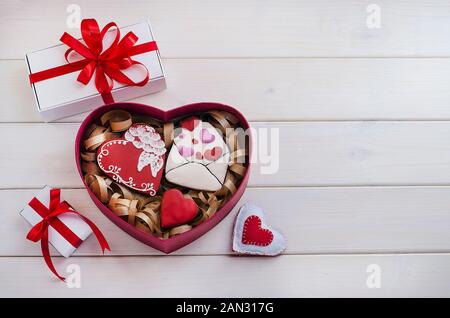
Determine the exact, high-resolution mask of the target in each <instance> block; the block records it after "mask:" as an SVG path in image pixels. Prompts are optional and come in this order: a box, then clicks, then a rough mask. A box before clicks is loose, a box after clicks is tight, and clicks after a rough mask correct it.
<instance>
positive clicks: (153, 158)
mask: <svg viewBox="0 0 450 318" xmlns="http://www.w3.org/2000/svg"><path fill="white" fill-rule="evenodd" d="M165 153H166V148H165V145H164V141H162V140H161V136H160V135H159V134H158V133H157V132H156V131H155V129H154V128H153V127H151V126H149V125H146V124H133V125H131V126H130V128H128V130H127V131H126V132H125V133H124V135H123V137H122V138H118V139H112V140H109V141H106V142H104V143H103V144H102V145H101V146H100V147H99V148H98V150H97V163H98V166H99V167H100V169H101V170H102V171H103V172H104V173H105V174H106V175H107V176H109V177H110V178H112V179H113V180H114V181H116V182H119V183H122V184H123V185H125V186H127V187H129V188H131V189H133V190H136V191H139V192H142V193H147V194H149V195H151V196H153V195H155V194H156V191H157V190H158V188H159V184H160V181H161V177H162V174H163V166H164V159H165Z"/></svg>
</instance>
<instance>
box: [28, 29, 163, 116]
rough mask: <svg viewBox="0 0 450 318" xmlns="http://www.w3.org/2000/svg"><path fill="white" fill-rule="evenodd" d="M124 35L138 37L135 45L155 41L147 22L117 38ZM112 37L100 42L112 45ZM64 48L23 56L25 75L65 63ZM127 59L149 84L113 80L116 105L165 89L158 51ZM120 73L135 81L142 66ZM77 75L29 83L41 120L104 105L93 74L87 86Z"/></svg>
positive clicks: (112, 35) (107, 35)
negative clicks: (134, 63) (138, 84)
mask: <svg viewBox="0 0 450 318" xmlns="http://www.w3.org/2000/svg"><path fill="white" fill-rule="evenodd" d="M128 32H133V33H134V34H135V35H136V36H137V37H138V41H137V43H136V45H140V44H143V43H147V42H153V41H155V39H154V37H153V33H152V30H151V27H150V23H149V22H148V21H145V22H141V23H137V24H133V25H130V26H127V27H123V28H120V36H121V38H122V37H123V36H124V35H125V34H127V33H128ZM115 35H116V30H114V29H111V30H110V31H108V32H106V34H105V36H104V39H103V43H105V44H110V43H112V42H113V39H114V37H115ZM80 42H81V43H84V41H83V40H80ZM106 48H108V46H106V45H104V51H105V49H106ZM67 49H68V46H67V45H65V44H60V45H56V46H52V47H49V48H46V49H42V50H39V51H35V52H32V53H28V54H26V63H27V68H28V73H29V75H33V74H36V73H39V72H42V71H46V70H50V69H53V68H56V67H59V66H62V65H65V64H68V62H67V61H66V58H65V53H66V51H67ZM131 58H132V59H133V60H134V61H137V62H139V63H142V64H143V65H144V66H145V67H146V68H147V70H148V73H149V81H148V82H147V83H146V84H145V85H144V86H134V85H126V84H122V83H119V82H117V81H113V85H114V87H113V89H112V91H111V95H112V97H113V98H114V101H116V102H119V101H124V100H129V99H132V98H136V97H139V96H143V95H147V94H151V93H155V92H158V91H161V90H163V89H165V88H166V81H165V75H164V70H163V67H162V63H161V57H160V54H159V51H158V50H153V51H149V52H144V53H140V54H136V55H133V56H132V57H131ZM122 71H123V73H124V74H126V76H128V77H129V78H130V79H132V80H133V81H135V82H137V81H139V79H140V78H142V77H143V75H142V74H143V68H142V67H129V68H127V69H124V70H122ZM144 72H145V71H144ZM79 74H80V71H73V72H69V73H66V74H62V75H58V76H54V77H51V78H46V79H45V80H39V81H36V82H34V83H33V84H31V85H32V88H33V92H34V96H35V100H36V104H37V109H38V111H39V112H40V114H41V115H42V117H43V119H44V120H45V121H53V120H57V119H60V118H63V117H68V116H72V115H75V114H79V113H83V112H86V111H90V110H92V109H94V108H96V107H98V106H101V105H104V104H105V102H104V99H103V98H102V95H101V94H100V93H99V92H98V90H97V88H96V85H95V76H96V74H94V75H93V77H92V78H91V80H90V81H89V83H88V84H87V85H84V84H82V83H80V82H78V81H77V77H78V75H79ZM30 81H31V78H30Z"/></svg>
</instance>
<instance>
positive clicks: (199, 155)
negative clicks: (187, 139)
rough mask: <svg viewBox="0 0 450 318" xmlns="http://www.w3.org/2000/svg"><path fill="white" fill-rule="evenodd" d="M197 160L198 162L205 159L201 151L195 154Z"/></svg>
mask: <svg viewBox="0 0 450 318" xmlns="http://www.w3.org/2000/svg"><path fill="white" fill-rule="evenodd" d="M195 158H196V159H197V160H202V159H203V155H202V153H201V152H200V151H197V153H196V154H195Z"/></svg>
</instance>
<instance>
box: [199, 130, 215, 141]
mask: <svg viewBox="0 0 450 318" xmlns="http://www.w3.org/2000/svg"><path fill="white" fill-rule="evenodd" d="M201 137H202V142H203V143H205V144H209V143H210V142H213V141H214V139H216V136H214V135H213V134H210V133H209V132H208V130H207V129H202V133H201Z"/></svg>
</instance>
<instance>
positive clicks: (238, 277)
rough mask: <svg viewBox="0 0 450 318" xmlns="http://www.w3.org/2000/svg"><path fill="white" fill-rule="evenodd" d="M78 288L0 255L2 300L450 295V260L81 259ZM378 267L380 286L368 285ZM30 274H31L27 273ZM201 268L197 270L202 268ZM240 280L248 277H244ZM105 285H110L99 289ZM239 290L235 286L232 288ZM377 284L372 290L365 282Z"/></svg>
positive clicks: (41, 266)
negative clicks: (18, 298)
mask: <svg viewBox="0 0 450 318" xmlns="http://www.w3.org/2000/svg"><path fill="white" fill-rule="evenodd" d="M55 262H56V264H57V265H56V266H57V267H58V268H60V271H61V273H64V274H65V272H64V269H65V268H67V266H68V265H70V264H76V265H78V266H79V269H80V273H81V274H80V278H81V279H80V282H81V286H80V288H68V287H67V286H66V285H65V284H64V283H61V282H59V281H57V280H56V279H55V278H54V277H52V276H51V275H52V274H51V273H50V272H49V270H48V269H47V268H46V267H45V266H46V265H45V263H44V262H43V260H42V259H41V258H36V257H33V258H29V257H2V258H0V271H1V273H2V288H1V289H0V296H2V297H449V296H450V287H449V284H448V277H449V275H450V255H449V254H441V255H439V254H434V255H433V254H430V255H351V256H350V255H348V256H280V257H276V258H258V257H227V256H207V257H202V256H167V257H127V258H118V257H83V258H81V257H78V258H69V259H63V258H59V259H57V260H56V261H55ZM373 264H375V265H376V266H378V267H377V270H378V269H379V270H380V271H379V272H380V273H381V276H380V278H381V280H380V283H381V285H380V288H368V285H367V281H368V279H369V281H370V278H369V277H370V275H373V272H370V273H367V269H368V268H369V270H372V269H371V268H370V267H369V266H370V265H372V266H373ZM30 269H32V270H30ZM199 269H201V271H199ZM243 277H245V279H244V280H243ZM104 286H108V288H104ZM237 286H239V288H237ZM369 286H374V285H369Z"/></svg>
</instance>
